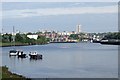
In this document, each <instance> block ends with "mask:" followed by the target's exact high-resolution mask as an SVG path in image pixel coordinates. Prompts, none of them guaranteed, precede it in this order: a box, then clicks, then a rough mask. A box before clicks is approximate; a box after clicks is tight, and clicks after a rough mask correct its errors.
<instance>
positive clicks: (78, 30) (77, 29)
mask: <svg viewBox="0 0 120 80" xmlns="http://www.w3.org/2000/svg"><path fill="white" fill-rule="evenodd" d="M80 32H81V25H77V27H76V33H80Z"/></svg>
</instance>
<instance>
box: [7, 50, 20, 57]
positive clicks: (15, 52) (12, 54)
mask: <svg viewBox="0 0 120 80" xmlns="http://www.w3.org/2000/svg"><path fill="white" fill-rule="evenodd" d="M17 55H18V51H17V50H10V51H9V56H17Z"/></svg>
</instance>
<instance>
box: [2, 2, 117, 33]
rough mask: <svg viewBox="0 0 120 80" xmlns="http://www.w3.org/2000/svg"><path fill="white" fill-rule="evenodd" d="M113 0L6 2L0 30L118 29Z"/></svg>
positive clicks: (115, 7) (95, 30)
mask: <svg viewBox="0 0 120 80" xmlns="http://www.w3.org/2000/svg"><path fill="white" fill-rule="evenodd" d="M117 13H118V7H117V2H19V3H18V2H7V3H3V4H2V14H3V15H2V25H3V30H4V32H12V26H15V29H16V30H19V31H21V32H30V31H32V32H35V31H38V30H56V31H75V29H76V25H78V24H80V25H82V26H81V29H82V31H83V32H111V31H112V32H113V31H117V30H118V23H117V22H118V20H117V18H118V15H117Z"/></svg>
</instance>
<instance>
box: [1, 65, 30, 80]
mask: <svg viewBox="0 0 120 80" xmlns="http://www.w3.org/2000/svg"><path fill="white" fill-rule="evenodd" d="M0 68H1V69H2V79H1V80H9V79H12V80H16V79H18V80H31V79H30V78H26V77H25V76H23V75H19V74H16V73H12V72H11V71H9V68H8V67H6V66H0Z"/></svg>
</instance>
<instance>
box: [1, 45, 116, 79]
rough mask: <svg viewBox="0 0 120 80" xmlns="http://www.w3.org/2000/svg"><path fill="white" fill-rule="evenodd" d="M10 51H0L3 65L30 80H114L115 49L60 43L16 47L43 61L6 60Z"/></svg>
mask: <svg viewBox="0 0 120 80" xmlns="http://www.w3.org/2000/svg"><path fill="white" fill-rule="evenodd" d="M10 49H11V47H3V52H2V60H3V63H2V64H3V65H7V66H8V67H9V68H10V70H11V71H13V72H15V73H18V74H22V75H25V76H26V77H30V78H54V77H55V78H57V77H58V78H95V77H96V78H117V77H118V76H117V75H118V57H117V56H118V46H116V45H101V44H93V43H60V44H57V43H56V44H54V43H53V44H48V45H35V46H17V47H16V49H21V50H23V51H24V53H26V54H27V55H28V54H29V52H30V51H37V52H38V53H40V54H42V55H43V59H42V60H31V59H30V58H29V56H28V57H27V58H23V59H21V58H17V57H13V56H12V57H9V56H8V52H9V50H10Z"/></svg>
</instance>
